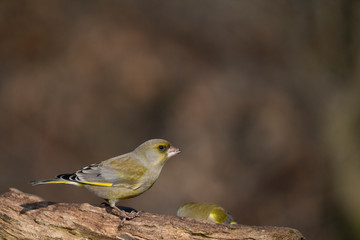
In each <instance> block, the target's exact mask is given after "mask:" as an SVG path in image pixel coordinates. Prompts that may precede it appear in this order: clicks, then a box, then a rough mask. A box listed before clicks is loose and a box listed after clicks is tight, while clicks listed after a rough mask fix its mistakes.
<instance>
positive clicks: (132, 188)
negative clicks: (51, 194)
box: [31, 139, 180, 208]
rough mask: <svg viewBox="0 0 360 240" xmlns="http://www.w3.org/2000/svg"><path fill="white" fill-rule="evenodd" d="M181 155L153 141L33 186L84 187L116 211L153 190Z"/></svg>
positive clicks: (34, 183)
mask: <svg viewBox="0 0 360 240" xmlns="http://www.w3.org/2000/svg"><path fill="white" fill-rule="evenodd" d="M178 153H180V150H179V149H178V148H176V147H174V146H172V145H171V144H170V143H169V142H168V141H166V140H163V139H151V140H148V141H146V142H144V143H143V144H141V145H140V146H138V147H137V148H136V149H135V150H134V151H132V152H129V153H126V154H123V155H120V156H117V157H114V158H110V159H108V160H105V161H102V162H99V163H95V164H91V165H89V166H87V167H84V168H83V169H81V170H78V171H76V172H75V173H71V174H67V173H66V174H60V175H58V176H57V177H56V178H52V179H46V180H41V181H33V182H31V183H32V185H38V184H54V183H65V184H73V185H76V186H84V187H85V188H87V189H88V190H90V191H91V192H93V193H94V194H95V195H97V196H99V197H101V198H104V199H105V200H106V201H107V202H108V204H109V205H110V207H111V208H115V204H116V202H117V201H118V200H119V199H126V198H132V197H136V196H138V195H140V194H142V193H143V192H145V191H146V190H148V189H149V188H151V186H152V185H153V184H154V183H155V181H156V180H157V179H158V177H159V175H160V172H161V169H162V167H163V166H164V164H165V162H166V160H167V159H169V158H171V157H173V156H175V155H177V154H178Z"/></svg>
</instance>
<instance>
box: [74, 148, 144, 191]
mask: <svg viewBox="0 0 360 240" xmlns="http://www.w3.org/2000/svg"><path fill="white" fill-rule="evenodd" d="M146 171H147V168H146V167H145V166H144V165H142V164H141V162H140V161H139V160H138V159H137V158H135V157H134V155H133V154H131V153H129V154H124V155H121V156H118V157H115V158H111V159H108V160H106V161H103V162H100V163H96V164H92V165H89V166H87V167H84V168H83V169H81V170H79V171H77V172H76V173H75V174H76V176H77V178H78V179H79V182H82V183H84V184H92V185H99V186H121V187H127V188H134V189H136V188H138V187H140V186H141V184H142V181H141V178H142V177H143V176H144V174H145V172H146ZM94 183H98V184H94Z"/></svg>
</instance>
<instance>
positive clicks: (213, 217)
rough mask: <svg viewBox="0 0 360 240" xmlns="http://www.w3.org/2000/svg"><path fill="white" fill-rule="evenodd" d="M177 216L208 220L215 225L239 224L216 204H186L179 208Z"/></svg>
mask: <svg viewBox="0 0 360 240" xmlns="http://www.w3.org/2000/svg"><path fill="white" fill-rule="evenodd" d="M176 216H178V217H189V218H195V219H200V220H207V221H211V222H214V223H227V224H237V222H235V221H234V219H233V217H232V216H231V215H230V214H229V213H227V212H226V211H225V209H224V208H222V207H220V206H219V205H217V204H214V203H195V202H190V203H186V204H184V205H182V206H181V207H179V208H178V210H177V213H176Z"/></svg>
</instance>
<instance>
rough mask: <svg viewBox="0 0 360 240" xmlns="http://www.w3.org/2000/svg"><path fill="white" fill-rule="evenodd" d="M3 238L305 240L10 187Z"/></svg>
mask: <svg viewBox="0 0 360 240" xmlns="http://www.w3.org/2000/svg"><path fill="white" fill-rule="evenodd" d="M0 239H1V240H2V239H9V240H11V239H127V240H129V239H254V240H255V239H262V240H265V239H266V240H267V239H269V240H270V239H274V240H275V239H276V240H279V239H287V240H291V239H294V240H300V239H305V238H304V237H303V236H302V235H301V233H300V232H299V231H297V230H295V229H291V228H286V227H255V226H244V225H227V224H216V223H211V222H206V221H197V220H194V219H189V218H180V217H176V216H166V215H158V214H151V213H147V212H141V213H140V216H139V217H136V218H134V219H131V220H127V221H125V222H124V223H123V224H122V225H121V219H120V218H119V217H118V216H116V215H114V214H112V213H109V212H108V211H106V208H104V207H97V206H92V205H90V204H88V203H83V204H77V203H54V202H46V201H44V200H42V199H41V198H39V197H37V196H34V195H30V194H26V193H23V192H21V191H19V190H17V189H14V188H10V191H9V192H6V193H4V194H2V195H0Z"/></svg>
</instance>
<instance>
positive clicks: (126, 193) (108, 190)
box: [85, 185, 147, 199]
mask: <svg viewBox="0 0 360 240" xmlns="http://www.w3.org/2000/svg"><path fill="white" fill-rule="evenodd" d="M85 187H86V188H87V189H88V190H89V191H91V192H93V193H94V194H95V195H97V196H99V197H101V198H105V199H125V198H132V197H136V196H138V195H139V194H141V193H143V192H145V191H146V190H147V188H143V187H140V188H138V189H131V188H124V187H102V186H91V185H85Z"/></svg>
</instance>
